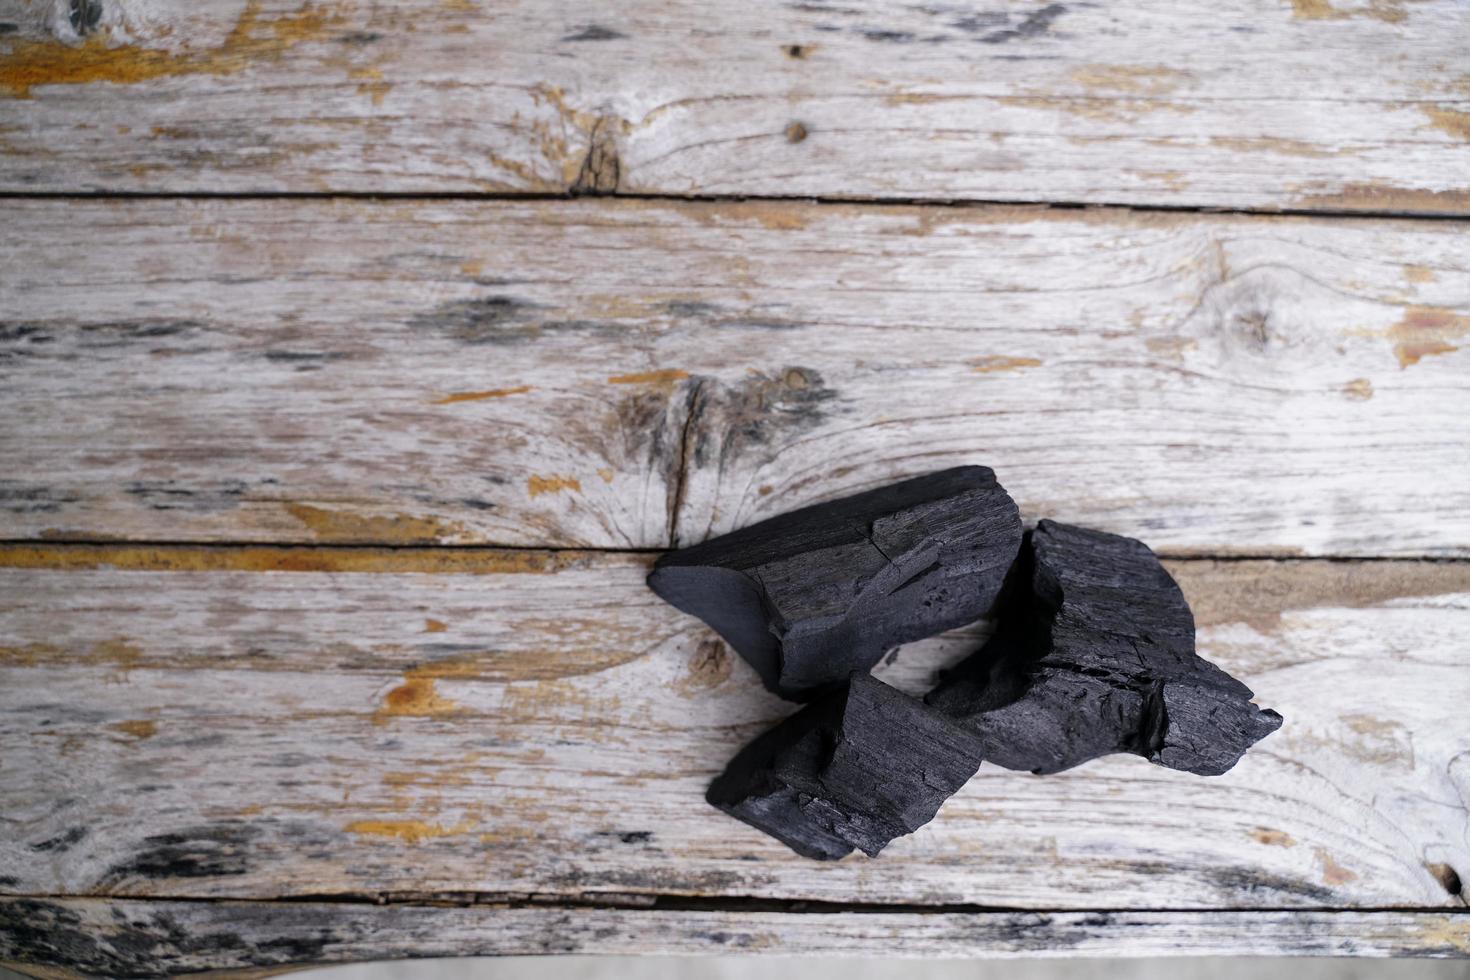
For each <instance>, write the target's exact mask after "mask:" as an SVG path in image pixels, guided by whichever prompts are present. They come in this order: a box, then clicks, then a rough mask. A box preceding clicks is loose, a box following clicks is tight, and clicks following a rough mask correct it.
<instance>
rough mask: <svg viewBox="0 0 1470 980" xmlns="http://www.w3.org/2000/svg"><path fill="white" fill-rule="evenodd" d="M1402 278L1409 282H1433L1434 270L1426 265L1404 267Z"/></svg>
mask: <svg viewBox="0 0 1470 980" xmlns="http://www.w3.org/2000/svg"><path fill="white" fill-rule="evenodd" d="M1404 278H1405V279H1407V280H1408V281H1409V282H1434V278H1435V276H1434V270H1433V269H1431V268H1429V266H1427V265H1406V266H1404Z"/></svg>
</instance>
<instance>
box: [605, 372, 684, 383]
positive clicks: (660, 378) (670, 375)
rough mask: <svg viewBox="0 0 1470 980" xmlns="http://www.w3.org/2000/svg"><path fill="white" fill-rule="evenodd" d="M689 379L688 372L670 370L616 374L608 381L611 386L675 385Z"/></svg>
mask: <svg viewBox="0 0 1470 980" xmlns="http://www.w3.org/2000/svg"><path fill="white" fill-rule="evenodd" d="M687 377H689V372H688V371H680V370H679V369H677V368H670V369H668V370H664V371H639V372H637V373H635V374H615V375H613V376H612V377H610V378H608V379H607V383H608V384H610V385H673V384H674V383H675V382H676V381H683V380H684V379H685V378H687Z"/></svg>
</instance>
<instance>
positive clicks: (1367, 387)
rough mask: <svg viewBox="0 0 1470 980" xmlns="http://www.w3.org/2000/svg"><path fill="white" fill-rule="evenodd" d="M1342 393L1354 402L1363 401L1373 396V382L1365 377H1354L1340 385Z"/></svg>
mask: <svg viewBox="0 0 1470 980" xmlns="http://www.w3.org/2000/svg"><path fill="white" fill-rule="evenodd" d="M1342 393H1343V395H1345V396H1346V397H1348V398H1351V399H1352V400H1353V401H1355V402H1365V401H1367V400H1368V399H1370V398H1372V397H1373V382H1371V381H1369V380H1368V379H1367V378H1354V379H1353V380H1351V381H1349V382H1348V383H1347V384H1345V385H1343V386H1342Z"/></svg>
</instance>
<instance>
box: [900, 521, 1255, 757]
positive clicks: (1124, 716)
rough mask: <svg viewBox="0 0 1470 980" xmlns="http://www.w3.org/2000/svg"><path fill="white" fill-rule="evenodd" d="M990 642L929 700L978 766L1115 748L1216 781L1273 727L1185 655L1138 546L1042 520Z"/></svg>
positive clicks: (1182, 606) (1190, 622)
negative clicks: (963, 737) (975, 753)
mask: <svg viewBox="0 0 1470 980" xmlns="http://www.w3.org/2000/svg"><path fill="white" fill-rule="evenodd" d="M1001 607H1002V611H1001V613H1000V623H999V626H998V629H997V632H996V634H995V636H994V637H992V638H991V640H990V642H988V643H987V644H986V645H985V647H984V648H983V649H981V650H980V652H979V653H977V654H976V655H975V656H973V657H971V658H970V659H969V660H967V661H965V662H964V663H963V664H961V665H960V667H959V668H958V669H956V670H955V671H954V672H952V673H951V674H949V675H947V676H946V677H945V679H944V680H943V681H942V682H941V683H940V685H939V686H938V687H936V688H935V689H934V690H933V691H931V692H930V693H929V696H928V697H927V698H926V699H925V700H926V701H927V703H929V704H930V705H932V706H934V707H936V708H938V709H940V710H941V711H944V712H946V713H947V714H949V715H951V716H953V717H955V718H956V719H958V720H961V721H962V722H963V723H964V724H965V725H966V726H967V727H968V728H970V729H971V730H972V731H974V732H975V733H976V734H978V735H979V736H981V738H982V739H983V740H984V745H985V758H986V760H987V761H990V762H994V763H996V764H997V765H1001V766H1004V767H1006V768H1007V769H1029V770H1031V771H1032V772H1035V773H1054V772H1060V771H1061V770H1063V769H1070V768H1071V767H1073V766H1075V765H1078V764H1080V763H1083V762H1086V761H1088V760H1089V759H1095V758H1097V757H1098V756H1102V755H1107V754H1109V753H1113V752H1130V753H1133V754H1135V755H1141V756H1143V757H1144V758H1146V759H1148V760H1150V761H1152V762H1155V763H1158V764H1159V765H1161V766H1167V767H1168V768H1170V769H1182V770H1184V771H1185V772H1193V773H1198V774H1200V775H1204V776H1213V775H1219V774H1220V773H1223V772H1225V771H1227V770H1228V769H1230V768H1231V767H1232V766H1234V765H1235V763H1236V762H1238V761H1239V760H1240V757H1241V756H1242V755H1243V754H1244V753H1245V751H1246V749H1248V748H1250V746H1251V745H1253V744H1255V743H1256V742H1257V741H1259V740H1260V739H1262V738H1264V737H1265V736H1267V735H1269V734H1270V733H1271V732H1273V731H1275V730H1276V729H1277V728H1279V727H1280V726H1281V716H1280V715H1278V714H1277V713H1276V712H1274V711H1270V710H1262V709H1259V708H1257V707H1256V706H1255V705H1253V704H1251V697H1252V694H1251V691H1250V688H1248V687H1246V686H1245V685H1244V684H1242V683H1241V682H1240V681H1238V680H1236V679H1235V678H1233V677H1231V676H1230V675H1229V674H1227V673H1225V672H1224V671H1223V670H1221V669H1220V668H1218V667H1216V666H1215V665H1214V664H1212V663H1210V662H1209V661H1207V660H1204V659H1203V658H1201V657H1200V656H1198V655H1197V654H1196V653H1195V649H1194V616H1193V614H1192V613H1191V612H1190V611H1189V604H1188V603H1187V602H1186V601H1185V599H1184V594H1183V593H1182V592H1180V591H1179V586H1178V585H1177V584H1176V583H1175V581H1174V579H1173V578H1172V577H1171V576H1170V575H1169V573H1168V572H1167V571H1165V570H1164V567H1163V565H1161V564H1160V563H1159V560H1158V558H1157V557H1156V556H1155V555H1154V553H1153V552H1152V551H1150V550H1149V548H1148V546H1147V545H1145V544H1143V543H1142V542H1141V541H1135V540H1133V539H1132V538H1124V537H1119V536H1118V535H1114V534H1105V533H1103V532H1101V531H1089V530H1087V529H1085V528H1080V527H1072V526H1069V525H1066V524H1058V523H1055V522H1053V521H1042V522H1041V523H1039V524H1038V525H1037V526H1036V530H1035V531H1033V532H1031V533H1029V534H1028V535H1027V536H1026V541H1025V543H1024V544H1023V545H1022V547H1021V557H1020V558H1019V560H1018V561H1017V563H1016V567H1015V570H1014V572H1013V574H1012V577H1011V579H1010V581H1009V582H1008V583H1007V586H1006V590H1005V596H1004V598H1003V599H1002V603H1001Z"/></svg>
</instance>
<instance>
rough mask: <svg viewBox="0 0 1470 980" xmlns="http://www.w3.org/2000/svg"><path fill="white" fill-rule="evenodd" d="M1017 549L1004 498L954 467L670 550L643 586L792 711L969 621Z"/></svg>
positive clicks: (976, 472)
mask: <svg viewBox="0 0 1470 980" xmlns="http://www.w3.org/2000/svg"><path fill="white" fill-rule="evenodd" d="M1020 543H1021V519H1020V515H1019V514H1018V513H1017V511H1016V505H1015V503H1014V502H1013V501H1012V500H1011V498H1010V495H1009V494H1007V493H1006V492H1005V490H1004V489H1002V488H1001V486H1000V484H998V483H996V482H995V474H994V473H993V472H991V471H990V470H989V469H987V468H986V467H983V466H962V467H957V468H955V469H949V470H941V471H940V472H937V473H930V474H929V475H927V476H921V477H917V478H915V479H912V480H905V481H903V482H902V483H895V484H893V485H891V486H886V487H881V488H879V489H877V490H870V491H868V492H866V493H860V494H857V495H856V496H852V497H846V498H843V499H842V500H834V501H831V502H830V503H825V504H817V505H815V506H812V507H804V508H802V509H801V510H795V511H792V512H790V513H788V514H782V515H781V516H779V517H773V518H771V519H770V520H766V521H761V522H760V523H759V524H752V525H751V526H749V527H746V528H742V529H741V530H739V531H734V532H732V533H730V534H726V535H723V536H721V537H718V538H714V539H712V540H709V541H706V542H704V543H703V544H698V545H694V546H693V547H689V548H682V549H680V550H678V551H673V552H670V553H669V554H666V555H664V556H663V557H662V558H660V559H659V561H658V563H657V564H656V565H655V566H654V569H653V573H652V574H651V575H649V576H648V585H649V587H650V588H651V589H653V591H655V592H657V593H658V594H659V595H660V596H662V597H663V598H664V599H665V600H666V601H668V602H669V603H670V604H672V605H674V606H676V607H678V608H679V609H682V610H683V611H684V612H687V613H691V614H693V615H695V616H698V617H699V618H700V619H702V620H704V621H705V622H706V623H708V624H709V625H710V626H712V627H714V629H715V630H716V631H717V632H718V633H719V634H720V635H721V636H723V637H724V638H725V639H726V640H727V641H728V642H729V643H730V645H731V646H732V647H734V648H735V650H736V652H738V653H739V654H740V655H741V656H742V657H744V658H745V659H746V660H747V661H749V662H750V664H751V665H752V666H753V667H755V669H756V671H757V672H758V673H759V674H760V677H761V680H762V682H763V683H764V684H765V685H766V687H767V688H769V689H770V690H772V691H775V692H776V693H777V694H780V695H781V696H782V697H786V698H790V699H792V700H796V701H804V700H807V699H809V698H811V697H814V696H815V695H816V694H818V693H819V692H821V691H822V690H823V689H824V688H828V687H830V686H832V685H835V684H840V683H842V682H843V681H844V680H845V679H846V677H847V675H848V674H849V673H851V672H852V671H855V670H864V671H865V670H868V669H870V668H871V667H872V666H873V665H874V664H876V663H877V662H878V661H879V660H880V659H881V658H882V657H883V655H884V654H885V653H886V652H887V651H889V650H891V649H892V648H894V647H896V646H898V645H899V644H902V643H908V642H910V641H912V640H917V639H921V638H923V637H926V636H932V635H934V634H935V633H941V632H943V631H945V630H947V629H953V628H954V627H957V626H962V625H964V624H965V623H970V622H973V621H975V620H977V619H982V618H984V617H985V616H987V615H989V614H990V612H991V610H992V607H993V606H994V604H995V600H996V597H997V596H998V594H999V592H1000V587H1001V584H1002V582H1003V581H1004V579H1005V574H1006V569H1007V568H1008V567H1009V566H1010V564H1011V562H1012V560H1014V558H1015V556H1016V550H1017V548H1019V547H1020Z"/></svg>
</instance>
